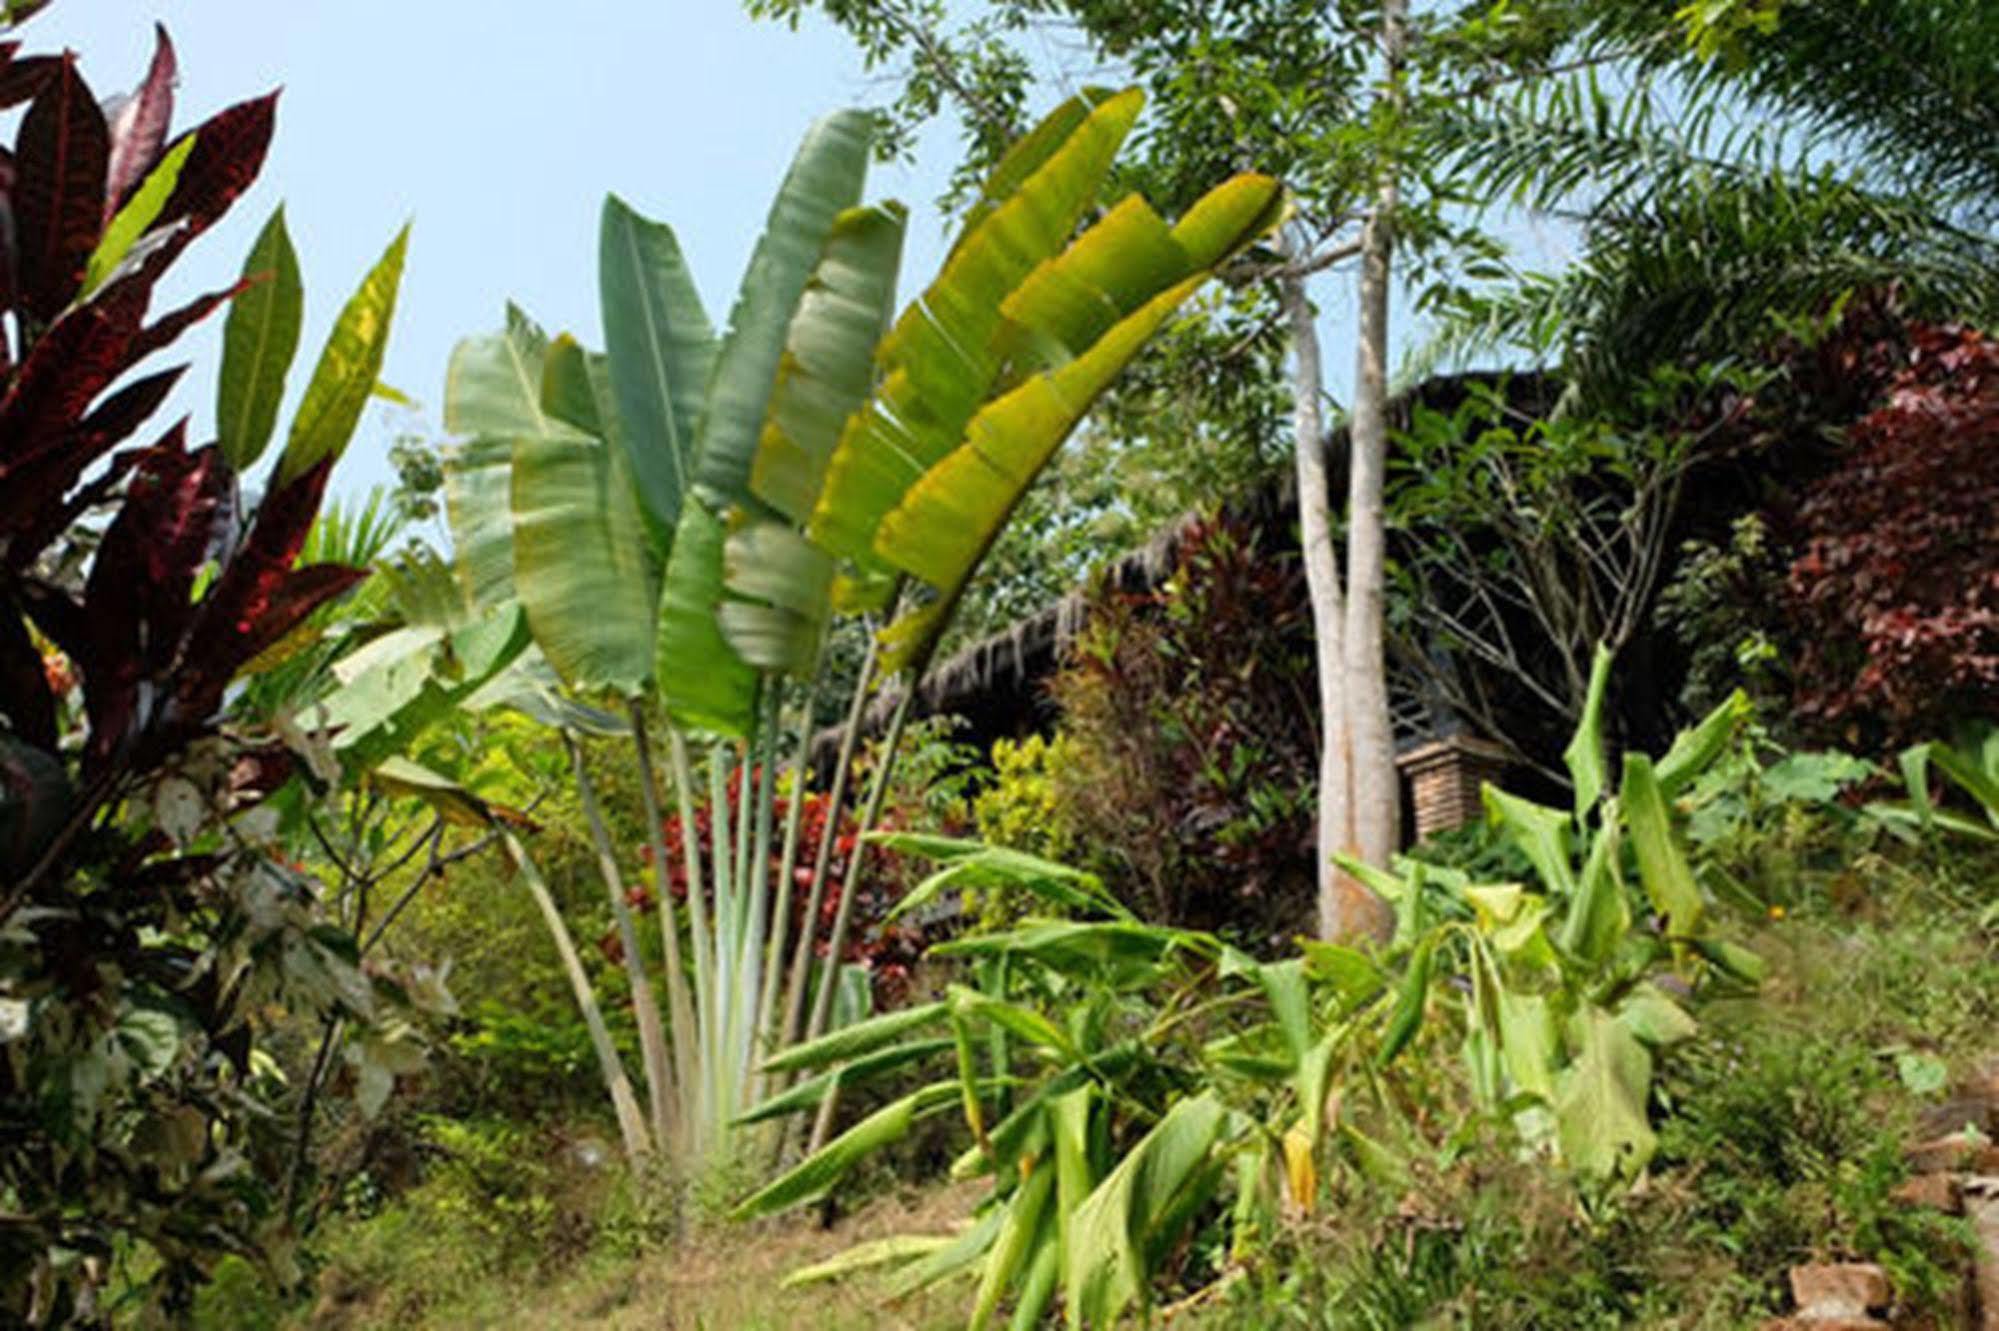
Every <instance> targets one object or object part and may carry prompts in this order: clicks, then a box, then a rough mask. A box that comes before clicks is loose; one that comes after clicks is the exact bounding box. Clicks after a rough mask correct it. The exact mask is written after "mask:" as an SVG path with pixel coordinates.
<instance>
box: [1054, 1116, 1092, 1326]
mask: <svg viewBox="0 0 1999 1331" xmlns="http://www.w3.org/2000/svg"><path fill="white" fill-rule="evenodd" d="M1096 1097H1097V1089H1096V1087H1095V1086H1093V1085H1091V1084H1089V1083H1087V1082H1086V1083H1084V1084H1082V1085H1080V1086H1078V1087H1076V1089H1074V1090H1072V1091H1066V1092H1064V1093H1063V1094H1061V1095H1058V1096H1055V1097H1053V1098H1052V1099H1050V1100H1049V1101H1048V1103H1047V1110H1046V1112H1047V1115H1048V1120H1047V1121H1048V1135H1049V1137H1050V1138H1051V1139H1052V1140H1053V1145H1054V1150H1055V1223H1056V1238H1057V1239H1058V1243H1057V1245H1056V1246H1057V1247H1058V1248H1060V1250H1061V1253H1062V1256H1061V1280H1062V1288H1063V1289H1065V1290H1066V1291H1068V1308H1067V1313H1068V1318H1067V1321H1068V1325H1069V1329H1070V1331H1081V1327H1082V1325H1083V1322H1082V1311H1083V1310H1082V1308H1081V1306H1080V1305H1079V1304H1078V1302H1077V1299H1076V1289H1077V1285H1078V1281H1077V1272H1078V1271H1079V1270H1080V1269H1081V1267H1080V1264H1079V1258H1080V1256H1081V1254H1082V1251H1083V1244H1084V1242H1085V1240H1086V1237H1087V1236H1086V1235H1085V1233H1084V1231H1083V1229H1082V1225H1081V1223H1080V1220H1081V1212H1082V1209H1083V1203H1084V1202H1085V1201H1086V1200H1087V1199H1088V1198H1089V1196H1090V1193H1091V1190H1092V1189H1094V1188H1095V1187H1096V1181H1097V1180H1096V1172H1095V1171H1094V1170H1093V1169H1092V1168H1091V1167H1090V1110H1091V1107H1092V1106H1093V1105H1094V1104H1095V1102H1096Z"/></svg>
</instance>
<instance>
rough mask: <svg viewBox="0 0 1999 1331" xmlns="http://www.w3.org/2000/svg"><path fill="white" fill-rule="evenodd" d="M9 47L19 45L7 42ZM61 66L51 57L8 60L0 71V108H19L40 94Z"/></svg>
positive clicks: (39, 56)
mask: <svg viewBox="0 0 1999 1331" xmlns="http://www.w3.org/2000/svg"><path fill="white" fill-rule="evenodd" d="M8 45H9V46H10V47H18V46H19V45H20V43H18V42H9V43H8ZM61 66H62V61H61V60H60V59H58V58H57V57H55V56H52V55H31V56H29V57H28V58H27V59H26V60H13V59H9V60H8V62H7V65H6V67H5V68H4V69H0V108H4V107H9V106H19V105H20V104H21V103H22V102H25V101H27V100H28V99H29V98H30V97H33V96H35V95H36V94H37V93H39V92H41V90H42V88H43V87H44V86H46V85H47V83H48V81H49V77H50V76H51V75H53V74H54V73H55V72H56V70H57V69H59V68H60V67H61Z"/></svg>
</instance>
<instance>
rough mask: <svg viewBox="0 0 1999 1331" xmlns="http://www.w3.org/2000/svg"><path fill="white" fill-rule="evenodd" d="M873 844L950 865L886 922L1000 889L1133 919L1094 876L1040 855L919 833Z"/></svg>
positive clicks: (875, 837) (877, 838) (877, 837)
mask: <svg viewBox="0 0 1999 1331" xmlns="http://www.w3.org/2000/svg"><path fill="white" fill-rule="evenodd" d="M869 839H870V840H872V841H874V842H876V843H877V844H879V845H882V846H884V847H886V848H887V849H889V850H891V851H894V852H896V853H897V854H917V855H928V856H930V857H931V858H933V859H945V860H948V863H947V864H946V865H945V867H944V868H943V869H941V870H939V871H938V872H936V873H934V874H932V875H930V877H928V878H926V879H924V880H923V881H922V882H920V883H918V884H917V885H916V886H915V887H912V888H911V889H909V891H907V892H905V893H904V894H903V895H902V898H901V900H899V901H897V902H896V903H895V906H894V908H893V909H891V910H890V911H889V913H888V914H887V915H886V916H885V917H883V923H887V922H889V921H891V920H894V919H896V918H898V917H900V916H903V915H907V914H908V913H909V912H911V911H914V910H921V909H922V908H923V907H925V906H927V905H929V904H930V903H931V902H932V901H934V900H936V899H937V898H938V897H939V896H942V895H943V894H944V893H946V892H949V891H958V890H965V889H972V890H991V889H995V888H997V889H1004V890H1014V889H1017V890H1019V891H1022V892H1025V893H1027V894H1029V895H1030V896H1036V897H1040V898H1042V899H1043V900H1045V901H1049V902H1052V903H1054V904H1056V905H1059V906H1066V907H1068V908H1069V909H1072V910H1080V911H1086V912H1090V913H1093V914H1102V915H1110V916H1112V917H1114V918H1117V919H1125V920H1129V919H1132V918H1133V916H1132V914H1131V912H1130V911H1128V910H1126V909H1125V907H1124V905H1123V904H1122V903H1121V902H1119V901H1118V900H1117V899H1116V898H1115V897H1113V896H1111V895H1110V893H1109V892H1107V891H1105V890H1104V886H1103V882H1102V880H1100V879H1099V878H1098V877H1097V876H1096V875H1095V874H1090V873H1085V872H1083V871H1082V870H1080V869H1072V868H1070V867H1068V866H1067V865H1064V864H1057V863H1055V862H1054V861H1053V860H1045V859H1042V858H1041V857H1040V856H1038V855H1029V854H1027V853H1026V852H1025V851H1018V850H1010V849H1008V848H1006V847H1004V846H988V845H985V844H984V843H983V842H977V841H957V840H955V839H953V838H950V837H933V836H925V835H922V834H919V833H888V834H881V833H875V834H871V835H870V837H869ZM940 848H942V849H941V850H940Z"/></svg>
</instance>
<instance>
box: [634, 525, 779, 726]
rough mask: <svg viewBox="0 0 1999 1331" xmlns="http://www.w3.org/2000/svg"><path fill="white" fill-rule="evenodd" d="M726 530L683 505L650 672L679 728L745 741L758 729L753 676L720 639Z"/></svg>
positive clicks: (662, 587) (663, 588)
mask: <svg viewBox="0 0 1999 1331" xmlns="http://www.w3.org/2000/svg"><path fill="white" fill-rule="evenodd" d="M724 542H725V529H724V527H723V525H722V520H721V519H720V518H718V517H716V516H715V515H714V514H713V513H711V512H709V511H708V506H707V504H705V503H703V502H702V501H701V500H700V499H699V498H698V497H697V498H694V499H691V500H689V501H688V502H687V503H685V504H683V505H681V509H680V527H679V530H678V531H676V532H675V533H674V537H673V550H672V553H670V554H669V555H668V556H667V561H666V576H665V577H664V578H663V579H662V580H661V583H660V600H659V637H658V639H657V641H656V642H655V644H654V665H653V668H654V672H655V678H656V680H657V681H658V684H659V694H660V698H661V700H662V701H663V702H664V703H665V704H666V710H667V714H668V715H669V716H671V717H672V718H673V719H674V720H675V721H676V722H677V723H679V724H680V725H683V726H686V727H688V728H690V729H694V730H710V731H714V732H716V733H718V734H722V735H733V736H741V735H747V734H748V733H749V732H750V729H751V727H753V726H754V725H755V724H756V700H757V671H756V668H755V667H754V666H752V665H750V664H749V663H748V662H746V661H744V660H743V659H742V658H741V657H740V656H738V655H736V652H735V649H734V648H732V647H730V646H729V642H728V639H727V638H726V637H725V636H723V633H722V623H721V620H720V618H719V616H718V615H717V613H716V612H717V608H718V607H719V606H720V605H721V603H722V599H723V596H724V587H723V582H722V578H723V561H724Z"/></svg>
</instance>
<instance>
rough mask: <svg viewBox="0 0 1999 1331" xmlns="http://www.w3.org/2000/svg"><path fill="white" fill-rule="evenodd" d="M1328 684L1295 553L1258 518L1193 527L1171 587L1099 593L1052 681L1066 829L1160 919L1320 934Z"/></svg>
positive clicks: (1235, 931)
mask: <svg viewBox="0 0 1999 1331" xmlns="http://www.w3.org/2000/svg"><path fill="white" fill-rule="evenodd" d="M1312 678H1313V676H1312V626H1311V617H1310V614H1309V612H1308V610H1307V607H1306V604H1305V596H1304V580H1303V574H1302V572H1301V570H1300V568H1299V565H1298V563H1297V561H1296V559H1295V558H1291V557H1283V556H1280V557H1273V556H1272V553H1271V552H1270V551H1268V550H1267V549H1266V548H1265V542H1264V539H1263V538H1262V537H1261V536H1260V535H1259V533H1258V532H1257V531H1256V530H1255V529H1254V527H1253V525H1252V524H1251V523H1249V522H1247V521H1244V520H1240V519H1230V518H1226V517H1221V518H1215V519H1211V520H1207V521H1203V522H1200V523H1197V524H1194V525H1192V526H1190V527H1189V528H1187V529H1186V530H1185V531H1184V532H1183V533H1182V536H1181V542H1180V549H1179V553H1178V555H1177V558H1176V564H1175V566H1174V568H1173V571H1172V573H1171V575H1170V576H1169V577H1168V578H1167V579H1166V580H1165V581H1164V582H1163V583H1162V584H1161V586H1160V587H1159V588H1158V589H1157V590H1156V591H1151V592H1145V593H1130V592H1122V591H1118V590H1116V589H1114V588H1108V587H1107V588H1104V589H1102V590H1100V591H1099V592H1098V593H1097V594H1096V596H1095V597H1094V599H1093V601H1092V602H1091V605H1090V610H1089V619H1088V620H1087V621H1086V623H1085V626H1084V628H1083V630H1082V632H1081V633H1080V634H1079V636H1078V638H1077V640H1076V642H1075V644H1074V646H1073V647H1072V649H1071V653H1070V656H1069V659H1068V662H1067V664H1066V665H1065V666H1064V667H1063V669H1062V670H1061V672H1060V673H1059V674H1057V676H1056V677H1055V679H1054V680H1053V681H1052V682H1051V684H1050V686H1049V693H1050V696H1051V697H1052V698H1053V700H1054V701H1055V703H1056V705H1057V707H1058V708H1059V709H1060V714H1061V720H1060V723H1059V729H1058V732H1057V740H1056V741H1055V748H1054V749H1052V750H1051V751H1050V752H1049V754H1048V758H1049V762H1048V767H1047V780H1048V783H1049V789H1050V793H1051V794H1052V796H1053V798H1054V799H1055V801H1056V802H1057V803H1059V804H1060V806H1061V810H1062V812H1061V817H1060V821H1059V823H1058V824H1056V825H1057V826H1059V827H1061V828H1063V829H1064V831H1065V834H1066V835H1067V836H1068V837H1069V838H1071V839H1072V840H1073V842H1074V844H1075V845H1076V846H1077V847H1078V848H1079V849H1081V850H1082V851H1083V852H1084V861H1083V862H1084V863H1086V864H1087V865H1088V867H1090V868H1092V869H1094V870H1096V871H1098V872H1100V873H1102V874H1103V875H1104V878H1105V880H1106V882H1108V883H1110V884H1111V885H1112V887H1113V888H1114V890H1116V891H1117V892H1118V893H1119V894H1120V896H1122V897H1123V898H1124V899H1125V900H1126V901H1129V902H1131V903H1133V904H1134V905H1136V906H1138V907H1139V908H1140V910H1141V912H1142V913H1143V914H1144V916H1145V917H1146V918H1147V919H1150V920H1156V921H1159V922H1161V923H1169V924H1178V925H1185V926H1188V927H1191V928H1201V929H1226V930H1228V931H1229V932H1230V934H1231V936H1232V937H1236V938H1238V939H1240V940H1242V941H1244V942H1245V943H1247V944H1248V945H1250V946H1252V947H1253V948H1255V949H1256V950H1259V951H1262V950H1265V949H1267V948H1269V947H1270V946H1271V945H1272V944H1273V942H1277V941H1281V940H1282V939H1283V938H1284V937H1285V936H1286V935H1287V934H1289V933H1290V932H1292V931H1295V930H1298V929H1302V928H1304V927H1305V925H1306V922H1307V921H1308V920H1309V919H1310V917H1311V911H1312V903H1313V900H1314V898H1313V892H1314V890H1315V889H1314V887H1313V884H1314V882H1315V877H1314V874H1313V870H1312V863H1313V843H1312V835H1313V833H1312V801H1313V795H1312V791H1313V781H1314V773H1315V771H1316V764H1317V761H1318V757H1317V755H1318V749H1317V741H1316V739H1315V737H1314V728H1313V725H1312V723H1311V720H1310V718H1311V717H1312V715H1313V712H1314V708H1315V703H1314V701H1313V699H1314V696H1315V695H1314V685H1313V683H1312ZM1058 759H1059V760H1058ZM1008 844H1013V843H1011V842H1009V843H1008Z"/></svg>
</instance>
